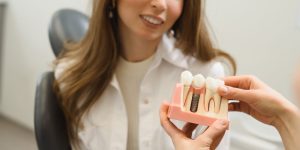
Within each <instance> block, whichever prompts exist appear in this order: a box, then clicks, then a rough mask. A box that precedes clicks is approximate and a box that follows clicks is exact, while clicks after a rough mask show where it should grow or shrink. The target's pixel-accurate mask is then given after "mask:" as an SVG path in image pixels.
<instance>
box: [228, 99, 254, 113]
mask: <svg viewBox="0 0 300 150" xmlns="http://www.w3.org/2000/svg"><path fill="white" fill-rule="evenodd" d="M250 109H251V108H250V106H249V105H248V104H247V103H245V102H233V103H229V104H228V110H229V111H239V112H243V113H246V114H248V115H250Z"/></svg>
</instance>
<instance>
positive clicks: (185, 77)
mask: <svg viewBox="0 0 300 150" xmlns="http://www.w3.org/2000/svg"><path fill="white" fill-rule="evenodd" d="M192 81H193V74H192V73H191V72H189V71H184V72H182V73H181V83H182V84H184V85H189V86H190V85H191V83H192Z"/></svg>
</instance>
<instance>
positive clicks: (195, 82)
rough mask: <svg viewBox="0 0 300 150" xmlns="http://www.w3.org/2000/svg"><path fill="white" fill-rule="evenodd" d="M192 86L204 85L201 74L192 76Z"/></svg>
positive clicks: (201, 86) (200, 86) (199, 86)
mask: <svg viewBox="0 0 300 150" xmlns="http://www.w3.org/2000/svg"><path fill="white" fill-rule="evenodd" d="M192 85H193V87H195V88H203V87H204V86H205V78H204V77H203V75H201V74H197V75H195V76H194V78H193V83H192Z"/></svg>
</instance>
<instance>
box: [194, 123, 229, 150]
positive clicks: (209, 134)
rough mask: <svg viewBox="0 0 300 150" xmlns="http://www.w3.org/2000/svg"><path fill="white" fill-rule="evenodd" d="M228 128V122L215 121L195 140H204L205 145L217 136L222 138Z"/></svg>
mask: <svg viewBox="0 0 300 150" xmlns="http://www.w3.org/2000/svg"><path fill="white" fill-rule="evenodd" d="M227 128H228V121H227V120H223V119H218V120H216V121H215V122H214V123H213V124H212V125H211V126H210V127H209V128H208V129H207V130H206V131H205V132H204V133H203V134H202V135H200V136H198V137H197V138H196V140H197V141H203V139H204V140H206V141H205V142H207V144H212V142H213V141H214V140H215V139H217V138H218V137H219V136H223V134H224V132H225V131H226V129H227Z"/></svg>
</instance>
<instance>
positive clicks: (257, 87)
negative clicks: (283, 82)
mask: <svg viewBox="0 0 300 150" xmlns="http://www.w3.org/2000/svg"><path fill="white" fill-rule="evenodd" d="M224 81H225V85H227V86H223V87H219V89H218V92H219V94H220V95H221V96H223V97H225V98H227V99H234V100H239V101H240V102H239V103H231V104H229V110H233V111H241V112H245V113H247V114H249V115H251V116H252V117H254V118H255V119H257V120H259V121H261V122H263V123H266V124H269V125H273V126H275V127H276V129H277V130H278V131H279V133H280V135H281V138H282V140H283V144H284V146H285V148H286V149H287V150H291V149H300V143H299V139H300V128H299V127H300V112H299V109H298V108H297V107H296V106H295V105H293V104H292V103H290V102H289V101H288V100H287V99H286V98H284V97H283V96H282V95H280V94H279V93H278V92H276V91H275V90H273V89H271V88H270V87H269V86H267V85H266V84H265V83H263V82H262V81H260V80H259V79H257V78H256V77H253V76H233V77H225V78H224Z"/></svg>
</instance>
